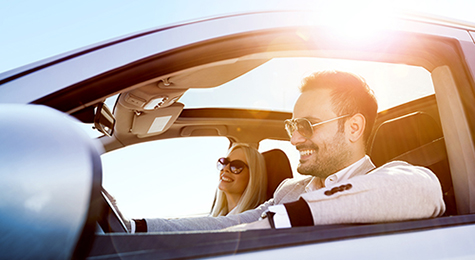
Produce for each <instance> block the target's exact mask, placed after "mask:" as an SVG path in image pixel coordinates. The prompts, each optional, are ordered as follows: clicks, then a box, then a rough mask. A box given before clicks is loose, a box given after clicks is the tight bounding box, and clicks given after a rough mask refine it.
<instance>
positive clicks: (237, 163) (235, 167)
mask: <svg viewBox="0 0 475 260" xmlns="http://www.w3.org/2000/svg"><path fill="white" fill-rule="evenodd" d="M228 164H229V169H230V170H231V172H232V173H234V174H239V173H241V172H242V170H244V168H246V167H248V166H247V164H246V163H245V162H243V161H241V160H234V161H230V160H229V158H224V157H223V158H219V159H218V163H217V164H216V167H217V168H218V170H220V171H222V170H223V169H224V168H225V167H226V165H228Z"/></svg>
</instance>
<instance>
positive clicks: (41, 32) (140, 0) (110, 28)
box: [0, 0, 475, 73]
mask: <svg viewBox="0 0 475 260" xmlns="http://www.w3.org/2000/svg"><path fill="white" fill-rule="evenodd" d="M322 8H325V9H329V12H335V13H340V14H341V13H342V12H348V11H350V10H351V11H352V10H355V9H356V8H359V9H361V10H364V11H366V12H370V13H380V12H381V11H382V10H383V11H387V10H390V11H394V10H410V11H418V12H424V13H430V14H436V15H441V16H446V17H452V18H456V19H458V20H468V21H472V22H474V23H475V17H474V15H473V10H475V1H473V0H398V1H394V0H363V1H353V0H348V1H343V0H333V1H328V0H324V1H318V0H273V1H264V0H236V1H222V0H200V1H198V0H173V1H163V0H162V1H159V0H136V1H128V0H76V1H61V0H44V1H40V0H14V1H11V0H0V35H1V40H0V73H1V72H3V71H7V70H10V69H14V68H16V67H20V66H22V65H25V64H29V63H31V62H34V61H38V60H41V59H44V58H48V57H51V56H53V55H57V54H61V53H64V52H67V51H70V50H74V49H77V48H80V47H84V46H87V45H90V44H93V43H97V42H100V41H104V40H108V39H111V38H115V37H118V36H122V35H125V34H129V33H132V32H136V31H140V30H144V29H148V28H152V27H157V26H158V27H159V26H163V25H169V24H173V23H177V22H181V21H189V20H195V19H199V18H204V17H212V16H217V15H220V14H231V13H239V12H249V11H262V10H289V9H303V10H309V9H322Z"/></svg>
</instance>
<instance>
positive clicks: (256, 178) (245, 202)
mask: <svg viewBox="0 0 475 260" xmlns="http://www.w3.org/2000/svg"><path fill="white" fill-rule="evenodd" d="M236 149H242V150H243V152H244V156H245V157H246V160H247V164H248V167H249V182H248V184H247V187H246V189H245V190H244V192H243V194H242V196H241V198H240V199H239V202H238V203H237V205H236V208H234V210H233V212H232V214H238V213H241V212H244V211H246V210H249V209H253V208H256V207H257V206H259V205H260V204H262V203H263V202H264V201H265V200H266V193H267V172H266V162H265V160H264V156H263V155H262V154H261V153H260V152H259V151H257V149H255V148H253V147H251V146H249V145H248V144H243V143H235V144H233V145H232V146H231V148H229V150H228V155H229V154H230V153H231V152H232V151H234V150H236ZM228 213H229V209H228V200H227V199H226V194H225V193H224V192H223V191H221V190H220V189H218V190H217V191H216V201H215V203H214V205H213V208H212V209H211V214H210V216H212V217H218V216H225V215H227V214H228Z"/></svg>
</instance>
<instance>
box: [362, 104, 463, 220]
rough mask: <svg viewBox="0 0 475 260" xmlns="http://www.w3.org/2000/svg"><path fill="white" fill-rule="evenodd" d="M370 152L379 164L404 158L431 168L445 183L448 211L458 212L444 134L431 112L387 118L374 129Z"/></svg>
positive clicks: (448, 213)
mask: <svg viewBox="0 0 475 260" xmlns="http://www.w3.org/2000/svg"><path fill="white" fill-rule="evenodd" d="M369 155H370V156H371V159H372V160H373V162H374V164H375V165H376V166H377V167H378V166H381V165H383V164H384V163H387V162H389V161H395V160H400V161H406V162H409V163H411V164H413V165H418V166H424V167H427V168H429V169H431V170H432V171H433V172H434V173H435V174H436V175H437V177H438V178H439V181H440V183H441V185H442V191H443V194H444V201H445V204H446V208H447V209H446V212H445V215H454V214H457V208H456V205H455V196H454V191H453V185H452V177H451V175H450V168H449V162H448V159H447V151H446V148H445V141H444V136H443V133H442V130H441V128H440V126H439V125H438V124H437V122H436V121H435V120H434V119H433V118H432V117H431V116H430V115H429V114H427V113H423V112H415V113H411V114H407V115H404V116H401V117H398V118H394V119H391V120H387V121H385V122H383V123H382V124H381V125H379V127H378V128H377V129H376V131H375V133H374V136H373V139H372V141H371V145H370V150H369Z"/></svg>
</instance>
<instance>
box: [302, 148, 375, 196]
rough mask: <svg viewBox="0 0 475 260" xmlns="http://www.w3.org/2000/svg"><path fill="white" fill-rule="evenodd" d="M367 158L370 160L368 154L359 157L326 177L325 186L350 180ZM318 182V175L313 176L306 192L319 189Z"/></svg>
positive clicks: (306, 187)
mask: <svg viewBox="0 0 475 260" xmlns="http://www.w3.org/2000/svg"><path fill="white" fill-rule="evenodd" d="M365 160H369V156H368V155H365V156H364V157H363V158H361V159H359V160H358V161H357V162H355V163H353V164H352V165H350V166H348V167H346V168H344V169H342V170H340V171H338V172H336V173H334V174H332V175H330V176H328V177H327V178H326V179H325V187H329V186H332V185H335V184H337V183H339V182H342V181H346V180H348V179H349V178H350V176H351V175H352V173H353V172H354V171H355V170H356V169H358V167H360V166H361V165H362V164H363V163H364V161H365ZM316 182H317V180H316V177H312V180H311V181H310V182H309V183H308V184H307V186H305V192H311V191H314V190H317V189H319V187H318V185H317V183H316Z"/></svg>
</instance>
